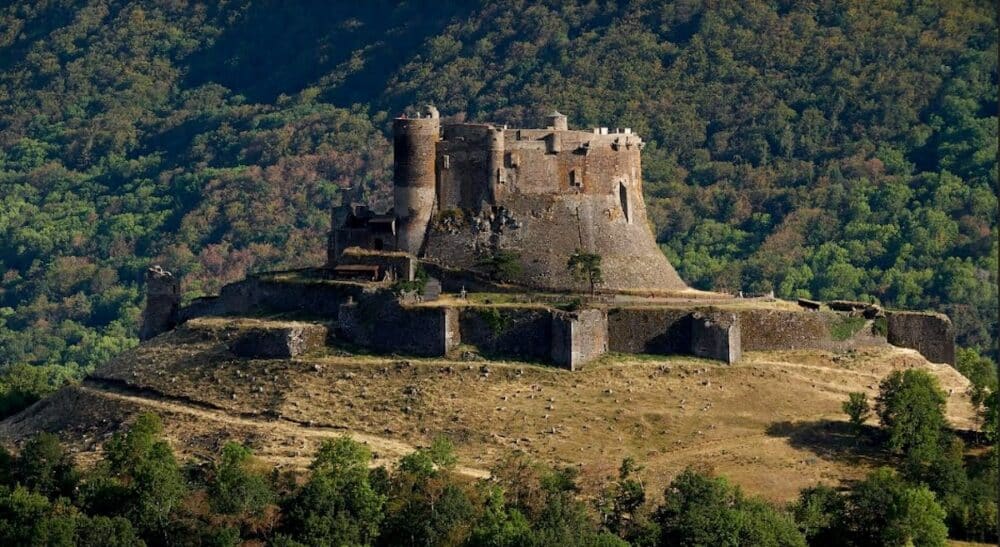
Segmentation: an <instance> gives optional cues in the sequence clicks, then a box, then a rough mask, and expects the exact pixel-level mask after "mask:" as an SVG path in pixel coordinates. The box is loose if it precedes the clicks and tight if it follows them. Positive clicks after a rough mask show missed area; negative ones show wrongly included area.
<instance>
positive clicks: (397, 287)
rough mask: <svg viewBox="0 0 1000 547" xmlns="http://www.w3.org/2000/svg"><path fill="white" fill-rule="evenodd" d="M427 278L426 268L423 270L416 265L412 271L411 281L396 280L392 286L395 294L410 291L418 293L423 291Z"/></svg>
mask: <svg viewBox="0 0 1000 547" xmlns="http://www.w3.org/2000/svg"><path fill="white" fill-rule="evenodd" d="M428 279H429V277H428V275H427V270H424V269H423V267H421V266H417V271H416V272H414V274H413V280H412V281H405V280H399V281H396V283H395V284H394V285H393V287H392V288H393V291H394V292H395V293H396V294H403V293H404V292H411V291H416V292H417V294H420V293H422V292H424V287H426V286H427V280H428Z"/></svg>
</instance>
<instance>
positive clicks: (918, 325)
mask: <svg viewBox="0 0 1000 547" xmlns="http://www.w3.org/2000/svg"><path fill="white" fill-rule="evenodd" d="M886 326H887V328H888V334H887V338H888V340H889V343H890V344H892V345H894V346H900V347H904V348H911V349H915V350H917V351H919V352H920V354H921V355H923V356H924V357H926V358H927V360H928V361H931V362H933V363H948V364H950V365H954V364H955V327H954V326H953V325H952V323H951V320H950V319H948V316H946V315H943V314H939V313H922V312H889V313H888V314H887V315H886Z"/></svg>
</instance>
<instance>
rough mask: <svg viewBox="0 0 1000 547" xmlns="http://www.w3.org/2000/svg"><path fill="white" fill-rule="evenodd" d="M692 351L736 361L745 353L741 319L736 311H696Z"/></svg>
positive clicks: (698, 355)
mask: <svg viewBox="0 0 1000 547" xmlns="http://www.w3.org/2000/svg"><path fill="white" fill-rule="evenodd" d="M691 319H692V320H691V353H692V354H693V355H695V356H697V357H705V358H707V359H716V360H719V361H723V362H725V363H728V364H733V363H736V362H738V361H739V360H740V358H741V357H742V355H743V348H742V340H741V331H740V319H739V316H737V315H736V314H735V313H731V312H722V311H712V312H696V313H694V314H693V315H692V317H691Z"/></svg>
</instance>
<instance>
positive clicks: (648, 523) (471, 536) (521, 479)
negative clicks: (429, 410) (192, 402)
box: [0, 415, 997, 547]
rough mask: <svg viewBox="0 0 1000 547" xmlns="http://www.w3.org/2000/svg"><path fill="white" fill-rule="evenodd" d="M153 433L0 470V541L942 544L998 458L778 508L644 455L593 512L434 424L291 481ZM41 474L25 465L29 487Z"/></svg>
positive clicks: (316, 466)
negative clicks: (375, 463)
mask: <svg viewBox="0 0 1000 547" xmlns="http://www.w3.org/2000/svg"><path fill="white" fill-rule="evenodd" d="M161 435H162V431H161V425H160V421H159V419H158V418H156V417H155V416H153V415H143V416H141V417H139V419H137V420H136V422H135V423H134V424H133V426H132V427H131V428H130V429H129V430H128V431H126V432H125V433H122V434H118V435H116V436H115V437H114V438H113V440H112V441H109V442H108V443H107V445H106V447H105V448H106V459H105V460H104V461H103V462H100V463H99V464H98V466H97V468H96V469H94V470H93V471H90V472H87V473H84V474H83V475H84V478H83V482H82V486H81V488H80V494H79V495H73V496H72V497H63V496H62V495H61V493H60V492H58V491H56V490H54V489H52V488H48V489H41V490H33V489H31V488H28V487H26V486H24V484H17V485H15V486H13V487H11V486H9V482H11V481H13V480H19V479H16V478H12V479H10V480H7V479H5V481H6V482H7V483H8V484H0V544H2V545H66V546H70V545H85V546H94V547H96V546H98V545H100V546H104V545H110V546H129V547H131V546H140V545H144V544H151V545H181V544H183V545H207V546H236V545H240V544H244V543H245V542H247V541H250V542H255V541H256V542H262V543H266V544H271V545H281V546H286V547H296V546H306V545H309V546H311V545H324V546H325V545H468V546H493V547H508V546H509V547H514V546H518V547H520V546H529V547H547V546H550V545H586V546H608V547H623V546H626V545H635V546H641V545H649V546H653V545H720V546H725V545H773V546H781V545H794V546H802V545H805V542H806V541H807V540H808V542H809V544H810V545H815V546H827V545H851V546H867V545H906V544H913V545H941V544H942V542H943V540H944V537H945V533H946V528H945V519H947V523H948V526H949V528H950V529H951V531H952V532H953V533H955V534H956V535H958V536H959V537H963V538H966V539H975V540H980V541H992V540H994V539H995V532H994V529H993V523H994V522H995V518H996V515H997V512H996V491H995V486H996V482H997V466H996V460H995V458H994V457H993V456H992V455H990V456H989V457H985V458H974V459H973V460H972V464H971V465H970V466H967V467H966V468H963V465H962V456H963V452H964V447H963V446H962V444H961V443H960V442H957V440H955V441H954V442H952V443H951V444H950V445H947V446H946V447H945V448H944V449H943V450H942V451H941V453H940V458H939V459H938V460H934V461H932V462H930V463H929V464H928V466H927V467H926V468H922V469H916V471H921V472H922V473H923V474H922V475H919V476H918V475H913V476H911V477H910V479H911V482H907V481H905V480H903V478H901V477H900V476H899V475H897V474H895V473H893V472H892V471H890V470H887V469H883V470H880V471H878V472H875V473H872V474H871V475H870V476H869V477H868V478H867V479H866V480H865V481H863V482H861V483H859V484H857V485H856V486H854V487H853V488H852V489H850V490H848V491H846V492H837V491H835V490H833V489H831V488H828V487H823V486H820V487H815V488H810V489H807V490H804V491H803V492H802V494H801V496H800V498H799V501H798V502H797V503H795V504H793V505H792V506H791V507H790V508H789V511H788V512H787V513H786V512H784V511H781V510H778V509H776V508H775V507H773V506H771V505H770V504H768V503H765V502H763V501H761V500H757V499H753V498H747V497H745V496H744V495H743V494H742V492H741V491H740V489H739V488H738V487H735V486H732V485H730V484H729V483H728V482H727V481H726V480H725V479H722V478H714V477H710V476H706V475H703V474H699V473H697V472H694V471H692V470H686V471H684V472H683V473H681V474H680V475H679V476H677V477H676V478H675V479H674V480H673V481H672V482H671V484H670V486H669V487H668V488H667V490H666V491H665V496H664V501H663V503H662V504H661V505H660V506H658V507H657V508H655V509H654V508H652V507H650V506H649V505H648V503H647V501H646V494H645V490H644V487H643V485H642V482H641V480H640V479H639V475H638V473H639V472H640V471H641V468H640V467H639V466H638V465H637V464H636V463H635V462H634V461H633V460H631V459H625V460H624V461H623V462H622V463H621V466H620V468H619V472H618V478H617V480H616V481H615V482H613V483H611V484H609V485H607V486H606V487H605V488H604V489H603V490H602V493H601V494H600V496H599V497H598V499H597V502H596V508H597V510H598V511H597V515H595V514H594V513H593V512H591V511H589V510H588V507H587V505H586V504H585V503H584V502H583V501H582V500H581V498H580V494H581V493H580V491H579V488H578V486H577V471H576V470H575V468H563V469H555V470H553V469H549V468H546V467H544V466H542V465H539V464H537V463H534V462H532V461H531V460H529V459H527V457H526V456H525V455H524V454H523V453H513V454H510V455H509V456H508V457H507V458H505V459H504V460H502V461H501V462H500V463H499V464H498V465H497V467H496V468H494V469H493V473H492V476H491V478H490V479H488V480H483V481H477V482H475V483H473V482H471V481H470V480H468V479H467V478H464V477H461V476H459V475H458V474H456V473H455V472H454V471H453V468H454V466H455V465H456V463H457V459H456V457H455V453H454V447H453V446H452V444H451V443H450V442H449V441H448V440H447V439H445V438H443V437H440V438H437V439H435V441H434V442H433V443H432V444H431V446H430V447H428V448H426V449H422V450H418V451H416V452H413V453H411V454H409V455H407V456H405V457H403V458H402V460H401V461H400V462H399V464H398V465H397V466H396V467H394V468H392V469H391V470H387V469H386V468H384V467H379V468H376V469H369V467H368V465H369V462H370V460H371V454H370V453H369V451H368V449H367V448H365V447H364V446H363V445H361V444H359V443H357V442H355V441H352V440H350V439H349V438H346V437H342V438H339V439H336V440H331V441H326V442H325V443H323V445H322V446H321V447H320V449H319V451H318V452H317V454H316V457H315V459H314V460H313V463H312V465H311V466H310V473H309V477H308V480H307V481H306V482H305V483H304V484H301V485H297V484H296V481H295V480H294V478H293V477H291V476H287V477H284V478H283V479H281V480H276V478H277V477H278V475H277V474H275V473H272V477H275V480H266V479H265V478H264V477H265V475H266V474H267V470H266V468H263V467H261V466H260V465H258V464H256V463H255V461H254V460H253V458H252V456H251V454H250V451H249V450H248V449H246V448H245V447H243V446H241V445H239V444H237V443H227V444H226V445H225V446H224V447H223V449H222V450H221V453H220V455H219V458H218V461H217V463H216V464H215V466H214V467H213V468H211V470H209V471H208V472H202V473H199V472H197V471H195V469H196V468H197V467H196V466H190V467H189V468H188V469H189V470H190V471H191V474H190V476H189V480H190V481H191V482H190V484H185V483H184V481H183V479H182V477H181V474H180V472H179V470H178V468H177V465H176V463H175V462H174V460H173V456H172V454H171V453H170V451H169V447H168V446H167V445H166V443H165V442H164V441H163V440H162V438H161ZM54 443H55V440H54V438H52V437H39V438H36V439H35V440H33V441H32V443H31V447H30V449H29V447H28V446H26V447H25V449H24V450H22V452H21V454H20V455H18V456H17V457H12V456H10V455H9V454H8V455H7V456H6V457H5V458H2V459H0V464H4V466H5V468H6V469H7V470H8V471H7V473H8V475H9V476H10V477H16V476H17V472H16V470H17V469H30V470H33V471H31V472H30V473H23V476H25V477H28V476H31V477H51V476H54V475H55V476H58V475H59V474H60V473H54V472H52V471H51V470H52V469H53V466H52V465H51V462H53V461H56V462H63V463H60V464H59V466H58V467H60V468H65V469H64V471H62V472H61V473H62V474H63V475H66V476H71V477H75V476H77V475H78V474H79V472H78V471H77V470H76V469H75V468H73V467H72V465H71V464H69V463H68V462H67V461H66V460H64V459H63V458H62V457H54V455H55V456H58V455H59V454H65V450H63V449H62V447H60V446H58V443H55V444H54ZM4 454H5V453H4V452H0V456H3V455H4ZM22 459H24V460H25V461H21V460H22ZM36 459H37V460H38V461H34V460H36ZM0 470H2V469H0ZM38 470H42V471H38ZM909 472H910V471H908V473H909ZM966 477H967V478H966ZM52 482H53V481H52V480H47V481H41V480H38V479H33V484H35V486H36V487H37V486H38V485H43V484H51V483H52ZM55 482H58V481H55ZM272 483H273V484H277V485H279V488H280V491H281V496H282V498H283V499H282V502H281V503H280V505H279V506H274V505H269V502H270V501H271V500H272V499H273V497H274V495H275V494H274V492H273V491H272V490H271V484H272ZM932 491H933V493H932ZM935 493H936V494H937V496H935ZM938 500H940V501H938ZM206 502H207V503H206ZM595 517H597V518H595ZM792 517H794V520H793V518H792ZM277 523H280V526H279V525H278V524H277Z"/></svg>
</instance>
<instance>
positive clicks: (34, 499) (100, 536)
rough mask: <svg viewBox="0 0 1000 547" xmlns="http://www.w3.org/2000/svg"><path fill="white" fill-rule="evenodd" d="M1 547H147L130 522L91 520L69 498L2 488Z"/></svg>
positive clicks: (119, 519)
mask: <svg viewBox="0 0 1000 547" xmlns="http://www.w3.org/2000/svg"><path fill="white" fill-rule="evenodd" d="M0 545H52V546H55V545H59V546H66V547H70V546H80V547H139V546H142V545H145V543H143V541H142V540H141V539H139V537H138V536H137V535H136V533H135V531H134V529H133V528H132V525H131V524H130V523H129V521H127V520H125V519H123V518H120V517H115V518H108V517H101V516H96V517H88V516H86V515H83V514H81V513H80V512H79V511H78V510H77V509H76V508H75V507H73V506H71V505H69V504H68V503H67V502H66V500H65V498H63V499H58V500H56V501H51V500H50V499H49V498H47V497H46V496H45V495H43V494H41V493H39V492H31V491H29V490H28V489H26V488H24V487H22V486H18V487H17V488H15V489H13V490H11V489H9V488H7V487H3V486H0Z"/></svg>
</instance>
